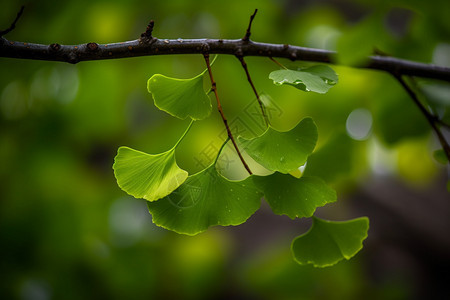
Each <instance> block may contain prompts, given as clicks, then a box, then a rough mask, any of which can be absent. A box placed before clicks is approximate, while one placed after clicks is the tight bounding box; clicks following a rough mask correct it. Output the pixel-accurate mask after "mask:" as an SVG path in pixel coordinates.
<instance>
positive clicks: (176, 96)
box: [147, 72, 211, 120]
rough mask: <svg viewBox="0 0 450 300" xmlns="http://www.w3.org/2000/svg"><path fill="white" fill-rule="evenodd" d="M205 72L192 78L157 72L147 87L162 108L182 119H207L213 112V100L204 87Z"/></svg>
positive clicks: (157, 104)
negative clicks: (180, 77) (179, 77)
mask: <svg viewBox="0 0 450 300" xmlns="http://www.w3.org/2000/svg"><path fill="white" fill-rule="evenodd" d="M203 74H204V72H203V73H201V74H200V75H198V76H196V77H194V78H190V79H177V78H171V77H167V76H164V75H161V74H155V75H153V76H152V77H151V78H150V79H149V80H148V82H147V89H148V91H149V92H150V93H151V94H152V96H153V100H154V101H155V105H156V107H158V108H159V109H160V110H163V111H165V112H167V113H169V114H170V115H172V116H174V117H177V118H180V119H186V118H187V117H190V118H191V119H193V120H201V119H205V118H206V117H208V116H209V115H210V113H211V100H210V99H209V97H208V95H207V94H206V93H205V91H204V89H203Z"/></svg>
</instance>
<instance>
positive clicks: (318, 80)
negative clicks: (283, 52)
mask: <svg viewBox="0 0 450 300" xmlns="http://www.w3.org/2000/svg"><path fill="white" fill-rule="evenodd" d="M269 78H270V79H272V80H273V83H274V84H277V85H282V84H288V85H292V86H294V87H296V88H298V89H300V90H302V91H305V92H316V93H320V94H325V93H326V92H328V90H329V89H330V88H331V87H332V86H333V85H335V84H336V83H337V82H338V76H337V75H336V73H335V72H334V71H333V69H331V68H330V67H328V66H320V65H319V66H312V67H310V68H306V69H300V70H297V71H296V70H277V71H273V72H271V73H270V74H269Z"/></svg>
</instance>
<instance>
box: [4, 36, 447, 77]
mask: <svg viewBox="0 0 450 300" xmlns="http://www.w3.org/2000/svg"><path fill="white" fill-rule="evenodd" d="M89 44H91V45H93V44H95V45H97V47H89ZM204 47H208V49H209V54H228V55H235V56H236V55H239V56H243V57H245V56H262V57H278V58H287V59H290V60H292V61H295V60H302V61H311V62H319V63H336V59H335V57H336V52H334V51H328V50H321V49H314V48H305V47H299V46H292V45H287V44H284V45H282V44H270V43H258V42H253V41H243V40H242V39H237V40H222V39H177V40H173V39H172V40H169V39H157V38H155V37H152V38H151V39H148V38H142V37H141V38H140V39H137V40H133V41H126V42H121V43H112V44H96V43H87V44H79V45H59V44H56V43H55V44H50V45H43V44H33V43H24V42H15V41H9V40H7V39H5V38H3V37H0V57H8V58H22V59H33V60H47V61H62V62H68V63H72V64H76V63H78V62H81V61H91V60H103V59H118V58H126V57H138V56H153V55H170V54H203V50H202V49H203V48H204ZM359 68H367V69H373V70H381V71H386V72H389V73H396V74H402V75H408V76H416V77H425V78H434V79H441V80H445V81H450V68H446V67H441V66H436V65H430V64H424V63H418V62H413V61H408V60H403V59H399V58H394V57H385V56H370V57H368V61H367V63H366V64H365V65H361V66H359Z"/></svg>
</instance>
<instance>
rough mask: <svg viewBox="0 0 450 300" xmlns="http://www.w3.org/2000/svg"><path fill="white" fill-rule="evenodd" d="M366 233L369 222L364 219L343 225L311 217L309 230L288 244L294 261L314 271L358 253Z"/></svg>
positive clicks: (343, 223) (346, 222)
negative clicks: (290, 245) (310, 266)
mask: <svg viewBox="0 0 450 300" xmlns="http://www.w3.org/2000/svg"><path fill="white" fill-rule="evenodd" d="M368 230H369V219H368V218H366V217H362V218H358V219H353V220H349V221H345V222H332V221H326V220H322V219H319V218H317V217H313V224H312V226H311V228H310V230H309V231H308V232H307V233H305V234H303V235H301V236H298V237H297V238H295V239H294V241H293V242H292V247H291V249H292V253H293V255H294V259H295V260H296V261H297V262H298V263H300V264H313V265H314V266H315V267H327V266H331V265H334V264H335V263H337V262H338V261H340V260H342V259H344V258H345V259H350V258H351V257H352V256H354V255H355V254H356V253H358V251H359V250H361V248H362V242H363V241H364V240H365V239H366V237H367V231H368Z"/></svg>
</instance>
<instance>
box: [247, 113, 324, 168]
mask: <svg viewBox="0 0 450 300" xmlns="http://www.w3.org/2000/svg"><path fill="white" fill-rule="evenodd" d="M239 141H240V143H241V144H242V146H243V149H245V151H246V152H247V153H248V154H249V155H250V156H251V157H252V158H253V159H254V160H255V161H256V162H258V163H259V164H261V165H262V166H263V167H265V168H266V169H268V170H271V171H278V172H281V173H288V172H289V171H292V170H294V169H297V168H298V167H300V166H302V165H303V164H304V163H305V162H306V159H307V158H308V156H309V155H310V154H311V153H312V151H313V150H314V147H315V146H316V142H317V127H316V125H315V124H314V121H313V120H312V119H311V118H305V119H303V120H302V121H300V122H299V123H298V124H297V125H296V126H295V127H294V128H293V129H291V130H289V131H286V132H280V131H277V130H275V129H273V128H272V127H271V126H269V128H267V130H266V131H265V132H264V133H263V134H262V135H261V136H259V137H256V138H254V139H249V140H247V139H244V138H242V137H239Z"/></svg>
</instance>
